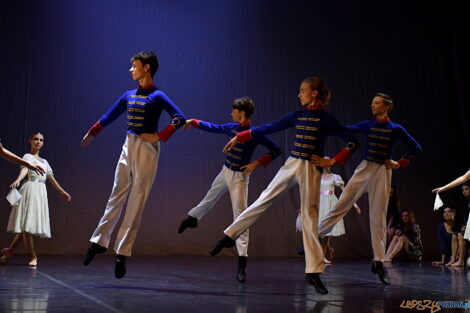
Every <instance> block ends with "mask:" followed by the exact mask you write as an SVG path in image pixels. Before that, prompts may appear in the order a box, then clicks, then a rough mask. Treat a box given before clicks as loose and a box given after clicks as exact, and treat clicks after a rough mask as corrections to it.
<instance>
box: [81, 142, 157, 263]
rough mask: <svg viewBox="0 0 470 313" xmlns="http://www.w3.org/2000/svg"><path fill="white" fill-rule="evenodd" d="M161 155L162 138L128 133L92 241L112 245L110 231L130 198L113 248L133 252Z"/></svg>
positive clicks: (119, 251) (127, 252) (128, 254)
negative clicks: (152, 140)
mask: <svg viewBox="0 0 470 313" xmlns="http://www.w3.org/2000/svg"><path fill="white" fill-rule="evenodd" d="M159 155H160V143H159V142H157V143H149V142H145V141H142V140H141V139H140V138H139V136H137V135H135V134H132V133H130V134H127V137H126V141H125V142H124V145H123V146H122V152H121V156H120V158H119V162H118V164H117V166H116V172H115V174H114V186H113V190H112V192H111V196H110V197H109V200H108V204H107V205H106V210H105V211H104V215H103V217H102V218H101V220H100V222H99V224H98V227H97V228H96V230H95V232H94V233H93V235H92V236H91V239H90V241H91V242H94V243H97V244H99V245H100V246H103V247H106V248H107V247H108V246H109V241H110V237H111V234H112V232H113V230H114V227H115V226H116V223H117V221H118V220H119V217H120V215H121V211H122V208H123V206H124V202H125V201H126V198H128V201H127V207H126V210H125V215H124V219H123V221H122V224H121V228H120V229H119V232H118V235H117V238H116V242H115V244H114V250H115V251H116V253H117V254H121V255H125V256H130V255H131V253H132V245H133V244H134V241H135V238H136V236H137V231H138V230H139V225H140V220H141V217H142V212H143V209H144V207H145V204H146V202H147V198H148V195H149V193H150V189H151V188H152V185H153V181H154V180H155V175H156V173H157V165H158V157H159ZM128 196H129V197H128Z"/></svg>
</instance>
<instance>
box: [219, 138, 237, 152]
mask: <svg viewBox="0 0 470 313" xmlns="http://www.w3.org/2000/svg"><path fill="white" fill-rule="evenodd" d="M237 142H238V137H237V136H234V137H233V138H232V139H230V141H229V142H228V143H227V144H226V145H225V147H224V149H223V150H222V151H223V152H224V153H225V154H227V153H228V152H229V151H230V150H232V149H233V147H235V145H236V144H237Z"/></svg>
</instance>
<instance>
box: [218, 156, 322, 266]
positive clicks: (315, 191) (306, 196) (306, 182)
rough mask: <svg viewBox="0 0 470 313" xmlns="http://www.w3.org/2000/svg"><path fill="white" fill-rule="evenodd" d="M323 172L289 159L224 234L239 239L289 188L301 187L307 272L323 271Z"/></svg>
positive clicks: (310, 165) (291, 158)
mask: <svg viewBox="0 0 470 313" xmlns="http://www.w3.org/2000/svg"><path fill="white" fill-rule="evenodd" d="M320 182H321V173H320V171H319V170H318V169H317V168H316V167H314V166H313V165H312V164H311V163H310V162H309V161H307V160H302V159H296V158H293V157H289V158H288V159H287V160H286V163H285V164H284V166H283V167H281V168H280V169H279V172H277V174H276V176H275V177H274V179H273V180H272V181H271V183H270V184H269V186H268V187H267V188H266V189H265V190H264V191H263V192H262V193H261V195H260V196H259V198H258V199H257V200H256V201H255V202H254V203H253V204H252V205H250V207H248V208H247V209H246V210H245V211H244V212H243V213H242V214H240V216H239V217H238V218H237V219H236V220H235V222H233V224H232V225H230V226H229V227H228V228H227V229H226V230H225V231H224V232H225V234H226V235H227V236H229V237H231V238H233V239H236V238H238V237H239V236H240V234H242V233H243V232H244V231H245V230H246V229H247V228H248V227H250V226H251V225H252V224H253V223H255V222H256V220H257V219H258V218H259V217H260V216H261V214H263V213H264V212H265V211H266V210H267V209H269V207H270V206H271V205H272V204H273V203H274V202H275V201H276V200H278V199H279V198H280V197H281V196H282V195H283V194H284V193H285V192H286V191H287V190H288V189H289V188H291V187H292V186H294V185H295V184H299V189H300V210H301V213H302V214H301V216H302V236H303V242H304V249H305V263H306V264H305V265H306V266H305V272H306V273H322V272H323V251H322V248H321V245H320V241H319V240H318V234H317V226H318V204H319V202H320Z"/></svg>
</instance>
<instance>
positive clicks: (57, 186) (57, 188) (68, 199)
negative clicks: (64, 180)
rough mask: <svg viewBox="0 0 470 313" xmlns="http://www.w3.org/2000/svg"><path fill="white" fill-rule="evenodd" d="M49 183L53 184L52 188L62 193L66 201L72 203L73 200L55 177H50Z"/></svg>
mask: <svg viewBox="0 0 470 313" xmlns="http://www.w3.org/2000/svg"><path fill="white" fill-rule="evenodd" d="M49 181H50V182H51V184H52V186H54V188H55V189H56V190H57V191H58V192H59V193H60V195H61V196H62V197H64V199H65V200H67V201H70V200H72V197H71V196H70V194H69V193H68V192H67V191H65V190H64V189H63V188H62V187H61V186H60V185H59V183H58V182H57V180H56V179H55V178H54V176H51V177H49Z"/></svg>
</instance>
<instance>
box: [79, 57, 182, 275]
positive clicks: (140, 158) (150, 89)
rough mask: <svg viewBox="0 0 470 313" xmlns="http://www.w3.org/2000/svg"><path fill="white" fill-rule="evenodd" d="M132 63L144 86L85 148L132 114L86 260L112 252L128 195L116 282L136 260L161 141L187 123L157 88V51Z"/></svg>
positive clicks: (94, 131) (122, 101) (104, 120)
mask: <svg viewBox="0 0 470 313" xmlns="http://www.w3.org/2000/svg"><path fill="white" fill-rule="evenodd" d="M131 63H132V67H131V68H130V70H129V72H130V73H131V76H132V79H133V80H135V81H138V82H139V86H138V88H137V89H133V90H129V91H127V92H125V93H124V95H122V96H121V98H119V99H118V100H117V101H116V102H115V103H114V104H113V106H112V107H111V108H110V109H109V110H108V111H107V112H106V113H105V114H104V115H103V116H102V117H101V118H100V119H99V121H98V122H96V123H95V124H94V125H93V126H92V127H91V128H90V130H89V131H88V132H87V133H86V135H85V137H83V140H82V146H83V147H84V148H86V147H88V146H89V145H90V144H91V143H92V141H93V138H94V137H95V136H96V135H98V133H99V132H100V131H101V130H102V129H103V128H105V127H106V126H108V125H109V124H111V123H112V122H113V121H114V120H115V119H116V118H117V117H118V116H119V115H121V114H122V113H124V112H126V111H127V135H126V141H125V142H124V145H123V146H122V152H121V156H120V158H119V162H118V164H117V167H116V172H115V176H114V186H113V190H112V192H111V196H110V197H109V200H108V204H107V206H106V210H105V212H104V215H103V217H102V218H101V220H100V222H99V224H98V227H97V228H96V230H95V232H94V233H93V235H92V236H91V239H90V242H91V245H90V247H89V248H88V250H87V253H86V256H85V259H84V260H83V264H84V265H88V264H89V263H90V262H91V261H92V260H93V258H94V256H95V255H96V254H97V253H103V252H105V251H106V250H107V248H108V245H109V241H110V236H111V233H112V232H113V230H114V227H115V226H116V223H117V221H118V219H119V216H120V215H121V210H122V207H123V205H124V202H125V200H126V198H127V197H128V196H129V198H128V202H127V208H126V213H125V215H124V220H123V221H122V224H121V228H120V229H119V232H118V235H117V238H116V242H115V244H114V250H115V251H116V253H117V256H116V263H115V268H114V274H115V276H116V278H122V277H124V275H125V273H126V265H125V260H126V257H127V256H130V255H131V251H132V245H133V244H134V241H135V238H136V236H137V231H138V229H139V225H140V220H141V216H142V212H143V208H144V207H145V203H146V202H147V198H148V195H149V192H150V189H151V187H152V184H153V181H154V179H155V175H156V173H157V165H158V157H159V155H160V142H159V141H160V140H162V141H167V140H168V139H169V138H170V136H171V135H172V134H173V132H174V131H175V130H176V129H178V128H179V127H181V126H183V125H184V124H185V122H186V119H185V117H184V115H183V113H181V111H180V110H179V109H178V107H177V106H176V105H175V104H174V103H173V102H172V101H171V100H170V98H169V97H168V96H167V95H166V94H164V93H163V92H162V91H161V90H159V89H157V88H156V87H155V85H154V83H153V77H154V76H155V73H156V72H157V70H158V59H157V56H156V55H155V54H154V53H153V52H146V51H144V52H140V53H138V54H136V55H134V56H133V57H132V58H131ZM163 110H165V111H166V112H167V113H168V114H169V115H170V116H171V118H172V119H173V120H172V122H171V124H169V125H168V126H167V127H165V128H164V129H163V130H162V131H160V132H159V133H158V134H157V133H156V131H157V129H158V121H159V118H160V115H161V113H162V111H163Z"/></svg>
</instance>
